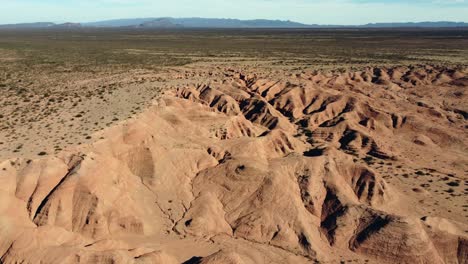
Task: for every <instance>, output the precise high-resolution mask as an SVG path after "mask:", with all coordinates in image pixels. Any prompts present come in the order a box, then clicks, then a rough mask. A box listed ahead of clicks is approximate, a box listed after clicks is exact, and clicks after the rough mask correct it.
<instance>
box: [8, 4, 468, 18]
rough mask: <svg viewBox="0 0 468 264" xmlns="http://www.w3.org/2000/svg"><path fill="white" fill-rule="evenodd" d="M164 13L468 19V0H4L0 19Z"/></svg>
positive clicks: (238, 15) (235, 16) (231, 16)
mask: <svg viewBox="0 0 468 264" xmlns="http://www.w3.org/2000/svg"><path fill="white" fill-rule="evenodd" d="M161 16H171V17H210V18H240V19H253V18H265V19H282V20H287V19H289V20H294V21H298V22H303V23H311V24H312V23H317V24H364V23H368V22H410V21H440V20H444V21H462V22H468V0H427V1H423V0H412V1H403V0H232V1H224V0H169V1H167V0H0V24H5V23H19V22H37V21H47V22H49V21H51V22H69V21H70V22H91V21H97V20H105V19H114V18H136V17H161Z"/></svg>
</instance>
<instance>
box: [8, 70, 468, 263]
mask: <svg viewBox="0 0 468 264" xmlns="http://www.w3.org/2000/svg"><path fill="white" fill-rule="evenodd" d="M158 74H161V76H164V78H165V79H167V80H177V81H176V82H172V83H171V82H167V83H166V85H167V86H168V87H165V89H159V90H158V91H160V90H164V94H163V95H161V96H155V98H156V97H158V98H156V99H155V100H154V101H152V104H151V105H150V106H147V105H148V104H147V105H145V107H144V108H143V109H141V111H139V113H135V114H134V115H133V116H132V117H128V118H129V119H127V120H124V121H119V122H115V123H114V124H113V125H110V127H108V128H105V129H103V130H100V131H98V132H95V133H90V136H91V137H90V138H88V139H87V140H88V141H87V142H88V143H87V144H81V145H79V146H71V147H66V148H65V147H64V148H63V150H61V151H56V152H55V153H56V154H54V155H44V156H41V157H38V156H37V155H36V150H34V151H25V150H21V148H20V149H19V150H18V151H17V152H16V154H15V155H17V156H16V157H14V154H12V153H11V150H5V151H4V152H2V157H4V158H5V159H6V160H4V161H3V162H1V163H0V188H1V192H0V234H1V236H0V256H1V261H0V262H1V263H164V264H166V263H236V264H241V263H245V264H248V263H314V262H320V263H340V261H341V262H354V263H468V233H467V232H468V224H467V219H468V212H467V210H468V203H467V199H466V197H467V193H468V186H467V185H468V177H467V175H468V155H467V153H468V152H467V150H468V149H467V147H468V134H467V126H468V123H467V120H466V119H467V115H468V114H467V113H468V108H467V106H468V97H467V96H466V89H467V87H468V70H467V69H466V68H463V67H460V68H445V67H436V66H415V67H403V66H402V67H392V68H366V69H363V70H362V71H354V72H351V71H349V72H319V71H313V70H301V71H292V70H281V69H276V70H272V71H261V70H259V71H255V70H253V69H250V68H240V67H239V68H225V67H222V66H220V67H217V68H209V69H207V68H203V67H201V66H200V67H193V68H189V67H185V68H184V67H182V68H177V69H171V70H168V71H166V72H164V73H158ZM158 74H156V73H154V76H153V75H151V76H152V77H154V78H156V76H159V75H158ZM122 76H125V75H124V74H123V75H122ZM151 76H150V77H151ZM150 77H148V76H147V77H145V78H146V79H151V78H152V77H151V78H150ZM119 78H120V77H119ZM161 78H163V77H161ZM154 80H155V82H156V79H154ZM158 80H159V79H158ZM160 86H161V87H162V86H164V85H163V83H161V84H160ZM122 87H123V88H122V89H123V90H118V91H119V92H124V91H125V87H128V86H126V85H122ZM138 87H140V86H138ZM151 87H155V85H152V86H151ZM158 87H159V86H158ZM171 88H172V89H171ZM135 89H136V88H135ZM142 94H145V93H142ZM152 95H153V94H152ZM104 96H108V95H104ZM122 97H125V96H124V95H121V96H120V98H122ZM152 97H153V96H150V98H152ZM150 98H146V99H147V100H146V102H150V101H151V100H150ZM141 99H142V100H143V99H144V98H141ZM108 100H111V101H112V100H116V99H108ZM129 100H136V99H134V98H133V99H129ZM137 101H138V100H136V101H135V102H137ZM143 101H144V100H143ZM86 102H88V101H86ZM138 102H139V101H138ZM72 103H73V102H70V104H72ZM116 104H117V105H120V104H119V103H116ZM136 104H137V103H135V105H136ZM95 105H96V104H92V103H89V106H88V107H87V108H88V109H92V110H93V111H91V112H92V113H94V114H96V111H97V110H96V109H94V108H92V107H95ZM130 105H132V104H130ZM133 107H134V105H132V107H129V109H134V108H133ZM123 112H125V111H124V110H123ZM86 113H87V112H86ZM45 120H49V119H45ZM96 122H97V121H96ZM55 130H56V129H54V131H55ZM64 130H65V131H67V133H70V134H73V133H72V132H73V131H72V130H68V129H66V128H65V129H64ZM70 131H71V132H70ZM12 133H14V132H12ZM24 133H27V134H28V135H31V137H32V135H33V134H34V132H31V131H28V130H27V129H26V132H24ZM60 133H61V132H60ZM64 133H65V132H64ZM50 137H51V138H52V139H54V137H55V136H54V135H51V136H50ZM59 137H62V136H59ZM18 141H20V140H14V139H12V138H8V139H4V140H3V142H4V145H5V144H10V145H11V144H16V143H18ZM22 148H24V149H27V148H28V146H27V145H24V146H23V147H22ZM52 153H54V152H52Z"/></svg>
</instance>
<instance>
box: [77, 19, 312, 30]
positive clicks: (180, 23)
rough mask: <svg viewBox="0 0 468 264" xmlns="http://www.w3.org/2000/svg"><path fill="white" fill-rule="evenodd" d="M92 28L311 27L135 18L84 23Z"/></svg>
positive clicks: (276, 22)
mask: <svg viewBox="0 0 468 264" xmlns="http://www.w3.org/2000/svg"><path fill="white" fill-rule="evenodd" d="M83 25H84V26H90V27H185V28H304V27H309V26H310V25H306V24H301V23H297V22H292V21H282V20H267V19H255V20H240V19H225V18H171V17H164V18H135V19H117V20H107V21H99V22H92V23H84V24H83Z"/></svg>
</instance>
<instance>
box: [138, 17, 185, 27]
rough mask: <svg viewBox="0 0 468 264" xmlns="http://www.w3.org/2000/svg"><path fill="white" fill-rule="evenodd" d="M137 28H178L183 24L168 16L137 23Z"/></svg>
mask: <svg viewBox="0 0 468 264" xmlns="http://www.w3.org/2000/svg"><path fill="white" fill-rule="evenodd" d="M137 27H139V28H180V27H183V25H181V24H178V23H175V21H173V20H171V19H169V18H158V19H154V20H150V21H146V22H144V23H141V24H139V25H138V26H137Z"/></svg>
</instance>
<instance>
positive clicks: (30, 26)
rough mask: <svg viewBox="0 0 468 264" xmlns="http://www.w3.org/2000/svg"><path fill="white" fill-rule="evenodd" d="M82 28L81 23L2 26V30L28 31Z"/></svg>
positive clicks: (0, 26)
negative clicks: (35, 29) (22, 29)
mask: <svg viewBox="0 0 468 264" xmlns="http://www.w3.org/2000/svg"><path fill="white" fill-rule="evenodd" d="M79 27H81V24H80V23H70V22H68V23H62V24H56V23H52V22H37V23H21V24H7V25H0V29H1V28H6V29H16V28H18V29H21V28H24V29H28V28H79Z"/></svg>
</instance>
